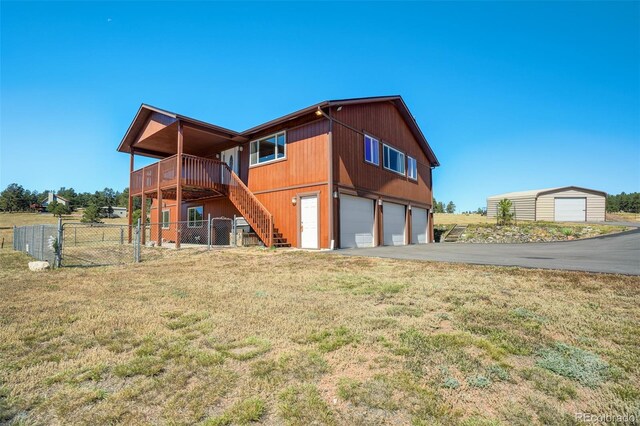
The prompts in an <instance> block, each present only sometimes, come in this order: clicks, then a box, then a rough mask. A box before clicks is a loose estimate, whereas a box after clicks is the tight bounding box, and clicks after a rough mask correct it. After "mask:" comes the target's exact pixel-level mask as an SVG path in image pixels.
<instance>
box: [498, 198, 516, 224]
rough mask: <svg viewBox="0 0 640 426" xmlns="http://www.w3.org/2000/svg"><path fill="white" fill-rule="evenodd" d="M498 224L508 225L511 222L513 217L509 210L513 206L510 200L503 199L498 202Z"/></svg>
mask: <svg viewBox="0 0 640 426" xmlns="http://www.w3.org/2000/svg"><path fill="white" fill-rule="evenodd" d="M497 207H498V225H508V224H510V223H511V220H512V219H513V213H512V212H511V207H513V203H512V202H511V200H508V199H506V198H505V199H503V200H500V201H499V202H498V206H497Z"/></svg>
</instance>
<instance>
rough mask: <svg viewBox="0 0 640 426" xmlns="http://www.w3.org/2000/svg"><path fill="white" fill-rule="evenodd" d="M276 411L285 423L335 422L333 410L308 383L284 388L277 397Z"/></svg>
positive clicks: (326, 423) (319, 423) (328, 423)
mask: <svg viewBox="0 0 640 426" xmlns="http://www.w3.org/2000/svg"><path fill="white" fill-rule="evenodd" d="M278 411H279V413H280V415H281V416H282V419H283V420H284V422H285V424H287V425H292V426H298V425H300V426H306V425H309V424H316V425H333V424H336V421H335V416H334V414H333V412H332V411H331V410H330V409H329V406H328V405H327V403H326V402H325V401H324V400H323V399H322V398H321V397H320V393H319V392H318V389H317V388H316V387H315V386H314V385H310V384H306V385H298V386H290V387H288V388H287V389H285V390H284V391H283V392H282V393H281V394H280V395H279V397H278Z"/></svg>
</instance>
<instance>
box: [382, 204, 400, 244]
mask: <svg viewBox="0 0 640 426" xmlns="http://www.w3.org/2000/svg"><path fill="white" fill-rule="evenodd" d="M382 208H383V210H382V211H383V213H382V217H383V219H382V227H383V228H384V234H383V235H384V245H385V246H402V245H404V244H405V241H404V240H405V238H404V230H405V226H404V225H405V211H404V209H405V207H404V206H403V205H402V204H395V203H384V205H383V207H382Z"/></svg>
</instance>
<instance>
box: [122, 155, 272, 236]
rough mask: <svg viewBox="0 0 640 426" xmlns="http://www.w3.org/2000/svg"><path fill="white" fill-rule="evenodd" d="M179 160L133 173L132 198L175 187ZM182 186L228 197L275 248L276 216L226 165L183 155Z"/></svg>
mask: <svg viewBox="0 0 640 426" xmlns="http://www.w3.org/2000/svg"><path fill="white" fill-rule="evenodd" d="M177 158H178V157H177V155H173V156H171V157H167V158H165V159H163V160H161V161H159V162H158V163H154V164H152V165H150V166H146V167H143V168H142V169H139V170H136V171H134V172H132V173H131V183H130V188H131V195H140V194H142V193H143V190H144V192H145V193H146V192H151V191H157V190H158V188H167V187H170V186H174V185H176V184H177V179H176V178H177V172H176V170H177V165H178V163H177V161H176V160H177ZM158 168H159V169H158ZM158 175H159V177H158ZM181 184H182V185H183V186H188V187H193V188H203V189H212V190H215V191H217V192H219V193H221V194H223V195H225V196H227V197H228V198H229V200H231V202H232V203H233V205H234V206H235V207H236V208H237V209H238V211H239V212H240V214H241V215H242V216H243V217H244V218H245V219H246V220H247V222H248V223H249V225H251V227H252V228H253V230H254V231H255V232H256V234H258V236H259V237H260V239H261V240H262V242H264V244H265V245H266V246H267V247H270V246H271V245H272V244H273V216H272V215H271V213H270V212H269V210H267V209H266V207H264V205H262V203H261V202H260V200H258V198H257V197H256V196H255V195H254V194H253V193H252V192H251V191H250V190H249V188H247V186H246V185H245V184H244V182H242V180H241V179H240V177H238V175H236V174H235V173H234V172H233V171H232V170H231V169H230V168H229V166H227V164H226V163H224V162H222V161H219V160H213V159H210V158H202V157H196V156H194V155H188V154H183V155H182V177H181Z"/></svg>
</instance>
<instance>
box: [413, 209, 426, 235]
mask: <svg viewBox="0 0 640 426" xmlns="http://www.w3.org/2000/svg"><path fill="white" fill-rule="evenodd" d="M427 217H428V216H427V210H426V209H421V208H418V207H413V208H412V209H411V243H412V244H425V243H427V242H428V240H427V235H428V233H427Z"/></svg>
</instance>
